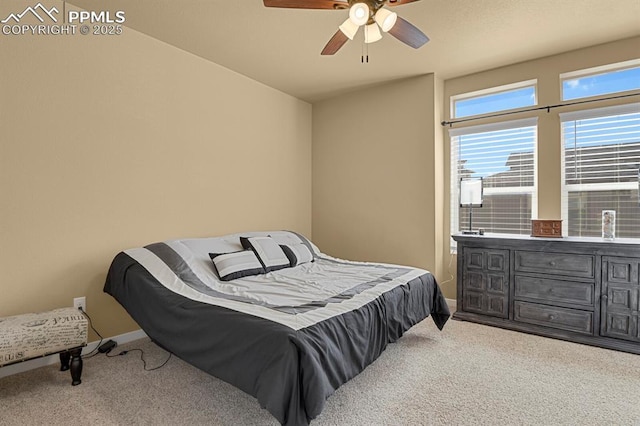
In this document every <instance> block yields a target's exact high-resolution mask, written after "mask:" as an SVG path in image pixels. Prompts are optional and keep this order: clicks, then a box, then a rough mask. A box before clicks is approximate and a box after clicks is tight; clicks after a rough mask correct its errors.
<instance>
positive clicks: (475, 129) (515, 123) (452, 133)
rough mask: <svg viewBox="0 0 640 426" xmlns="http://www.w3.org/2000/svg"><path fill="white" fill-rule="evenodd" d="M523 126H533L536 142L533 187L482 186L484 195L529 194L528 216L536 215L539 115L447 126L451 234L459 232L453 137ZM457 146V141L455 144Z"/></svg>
mask: <svg viewBox="0 0 640 426" xmlns="http://www.w3.org/2000/svg"><path fill="white" fill-rule="evenodd" d="M523 127H535V142H534V145H533V186H513V187H498V188H487V187H486V186H484V188H483V192H484V197H485V198H486V197H487V196H491V195H498V194H531V219H537V218H538V136H539V135H538V117H530V118H522V119H517V120H505V121H500V122H496V123H491V124H479V125H475V126H465V127H459V128H455V129H449V157H450V162H449V163H450V165H449V169H450V172H449V174H450V176H449V185H450V194H451V195H450V200H449V201H450V202H449V204H450V211H449V231H450V233H451V235H455V234H459V233H460V232H461V231H462V229H459V226H458V225H459V223H460V205H459V191H460V188H459V187H458V182H459V180H460V176H458V169H457V166H454V163H455V162H457V158H458V154H457V152H454V149H453V148H454V139H455V138H457V137H460V136H465V135H470V134H475V133H487V132H495V131H501V130H510V129H518V128H523ZM456 148H457V144H456ZM508 235H525V234H508ZM450 244H451V252H452V253H455V252H456V251H457V244H456V242H455V240H453V238H450Z"/></svg>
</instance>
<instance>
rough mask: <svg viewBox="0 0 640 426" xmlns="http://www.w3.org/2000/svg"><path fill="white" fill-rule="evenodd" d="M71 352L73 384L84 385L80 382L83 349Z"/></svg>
mask: <svg viewBox="0 0 640 426" xmlns="http://www.w3.org/2000/svg"><path fill="white" fill-rule="evenodd" d="M69 352H70V353H71V379H72V381H71V384H72V385H73V386H77V385H79V384H80V383H82V381H81V380H80V376H81V375H82V357H81V356H80V354H81V353H82V348H75V349H71V350H70V351H69Z"/></svg>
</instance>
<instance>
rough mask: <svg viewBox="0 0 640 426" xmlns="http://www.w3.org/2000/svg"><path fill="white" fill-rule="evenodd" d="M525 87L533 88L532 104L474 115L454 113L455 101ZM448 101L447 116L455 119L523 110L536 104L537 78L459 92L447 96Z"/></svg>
mask: <svg viewBox="0 0 640 426" xmlns="http://www.w3.org/2000/svg"><path fill="white" fill-rule="evenodd" d="M527 87H532V88H533V93H534V96H535V99H534V102H533V105H527V106H523V107H518V108H509V109H501V110H498V111H491V112H487V113H483V114H475V115H465V116H463V117H458V116H457V115H456V102H458V101H463V100H464V101H467V100H470V99H474V98H480V97H483V96H489V95H498V94H501V93H506V92H511V91H515V90H519V89H524V88H527ZM449 100H450V102H449V108H450V111H449V116H450V117H451V118H452V119H456V118H460V119H468V118H471V117H473V118H481V117H483V116H489V115H492V114H498V113H504V112H517V111H524V110H527V109H529V108H533V107H536V106H538V79H531V80H525V81H519V82H517V83H510V84H504V85H502V86H494V87H489V88H486V89H480V90H476V91H473V92H467V93H461V94H458V95H453V96H451V97H450V98H449Z"/></svg>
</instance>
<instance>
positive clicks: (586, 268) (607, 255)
mask: <svg viewBox="0 0 640 426" xmlns="http://www.w3.org/2000/svg"><path fill="white" fill-rule="evenodd" d="M453 239H454V240H455V241H456V242H457V243H458V282H457V311H456V312H455V313H454V315H453V318H454V319H458V320H465V321H472V322H477V323H481V324H487V325H493V326H497V327H502V328H507V329H511V330H517V331H523V332H526V333H533V334H538V335H542V336H547V337H553V338H557V339H563V340H569V341H572V342H578V343H584V344H588V345H593V346H600V347H604V348H609V349H616V350H620V351H625V352H631V353H635V354H640V319H639V311H640V274H639V269H640V242H639V241H638V240H630V239H618V240H615V241H604V240H602V239H600V238H572V237H570V238H533V237H524V236H509V235H498V234H494V235H491V234H489V235H483V236H479V235H455V236H453Z"/></svg>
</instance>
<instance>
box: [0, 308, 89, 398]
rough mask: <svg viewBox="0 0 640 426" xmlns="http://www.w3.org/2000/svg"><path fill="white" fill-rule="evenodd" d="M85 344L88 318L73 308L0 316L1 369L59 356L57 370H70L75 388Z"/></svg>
mask: <svg viewBox="0 0 640 426" xmlns="http://www.w3.org/2000/svg"><path fill="white" fill-rule="evenodd" d="M86 345H87V318H86V317H85V316H84V315H83V314H82V312H80V311H79V310H77V309H76V308H62V309H55V310H53V311H49V312H41V313H34V314H24V315H16V316H12V317H0V367H3V366H5V365H9V364H15V363H17V362H22V361H27V360H29V359H33V358H38V357H42V356H46V355H51V354H55V353H59V354H60V371H66V370H71V384H72V385H73V386H76V385H79V384H80V383H81V380H80V376H81V375H82V358H81V356H80V353H81V352H82V348H83V347H84V346H86Z"/></svg>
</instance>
